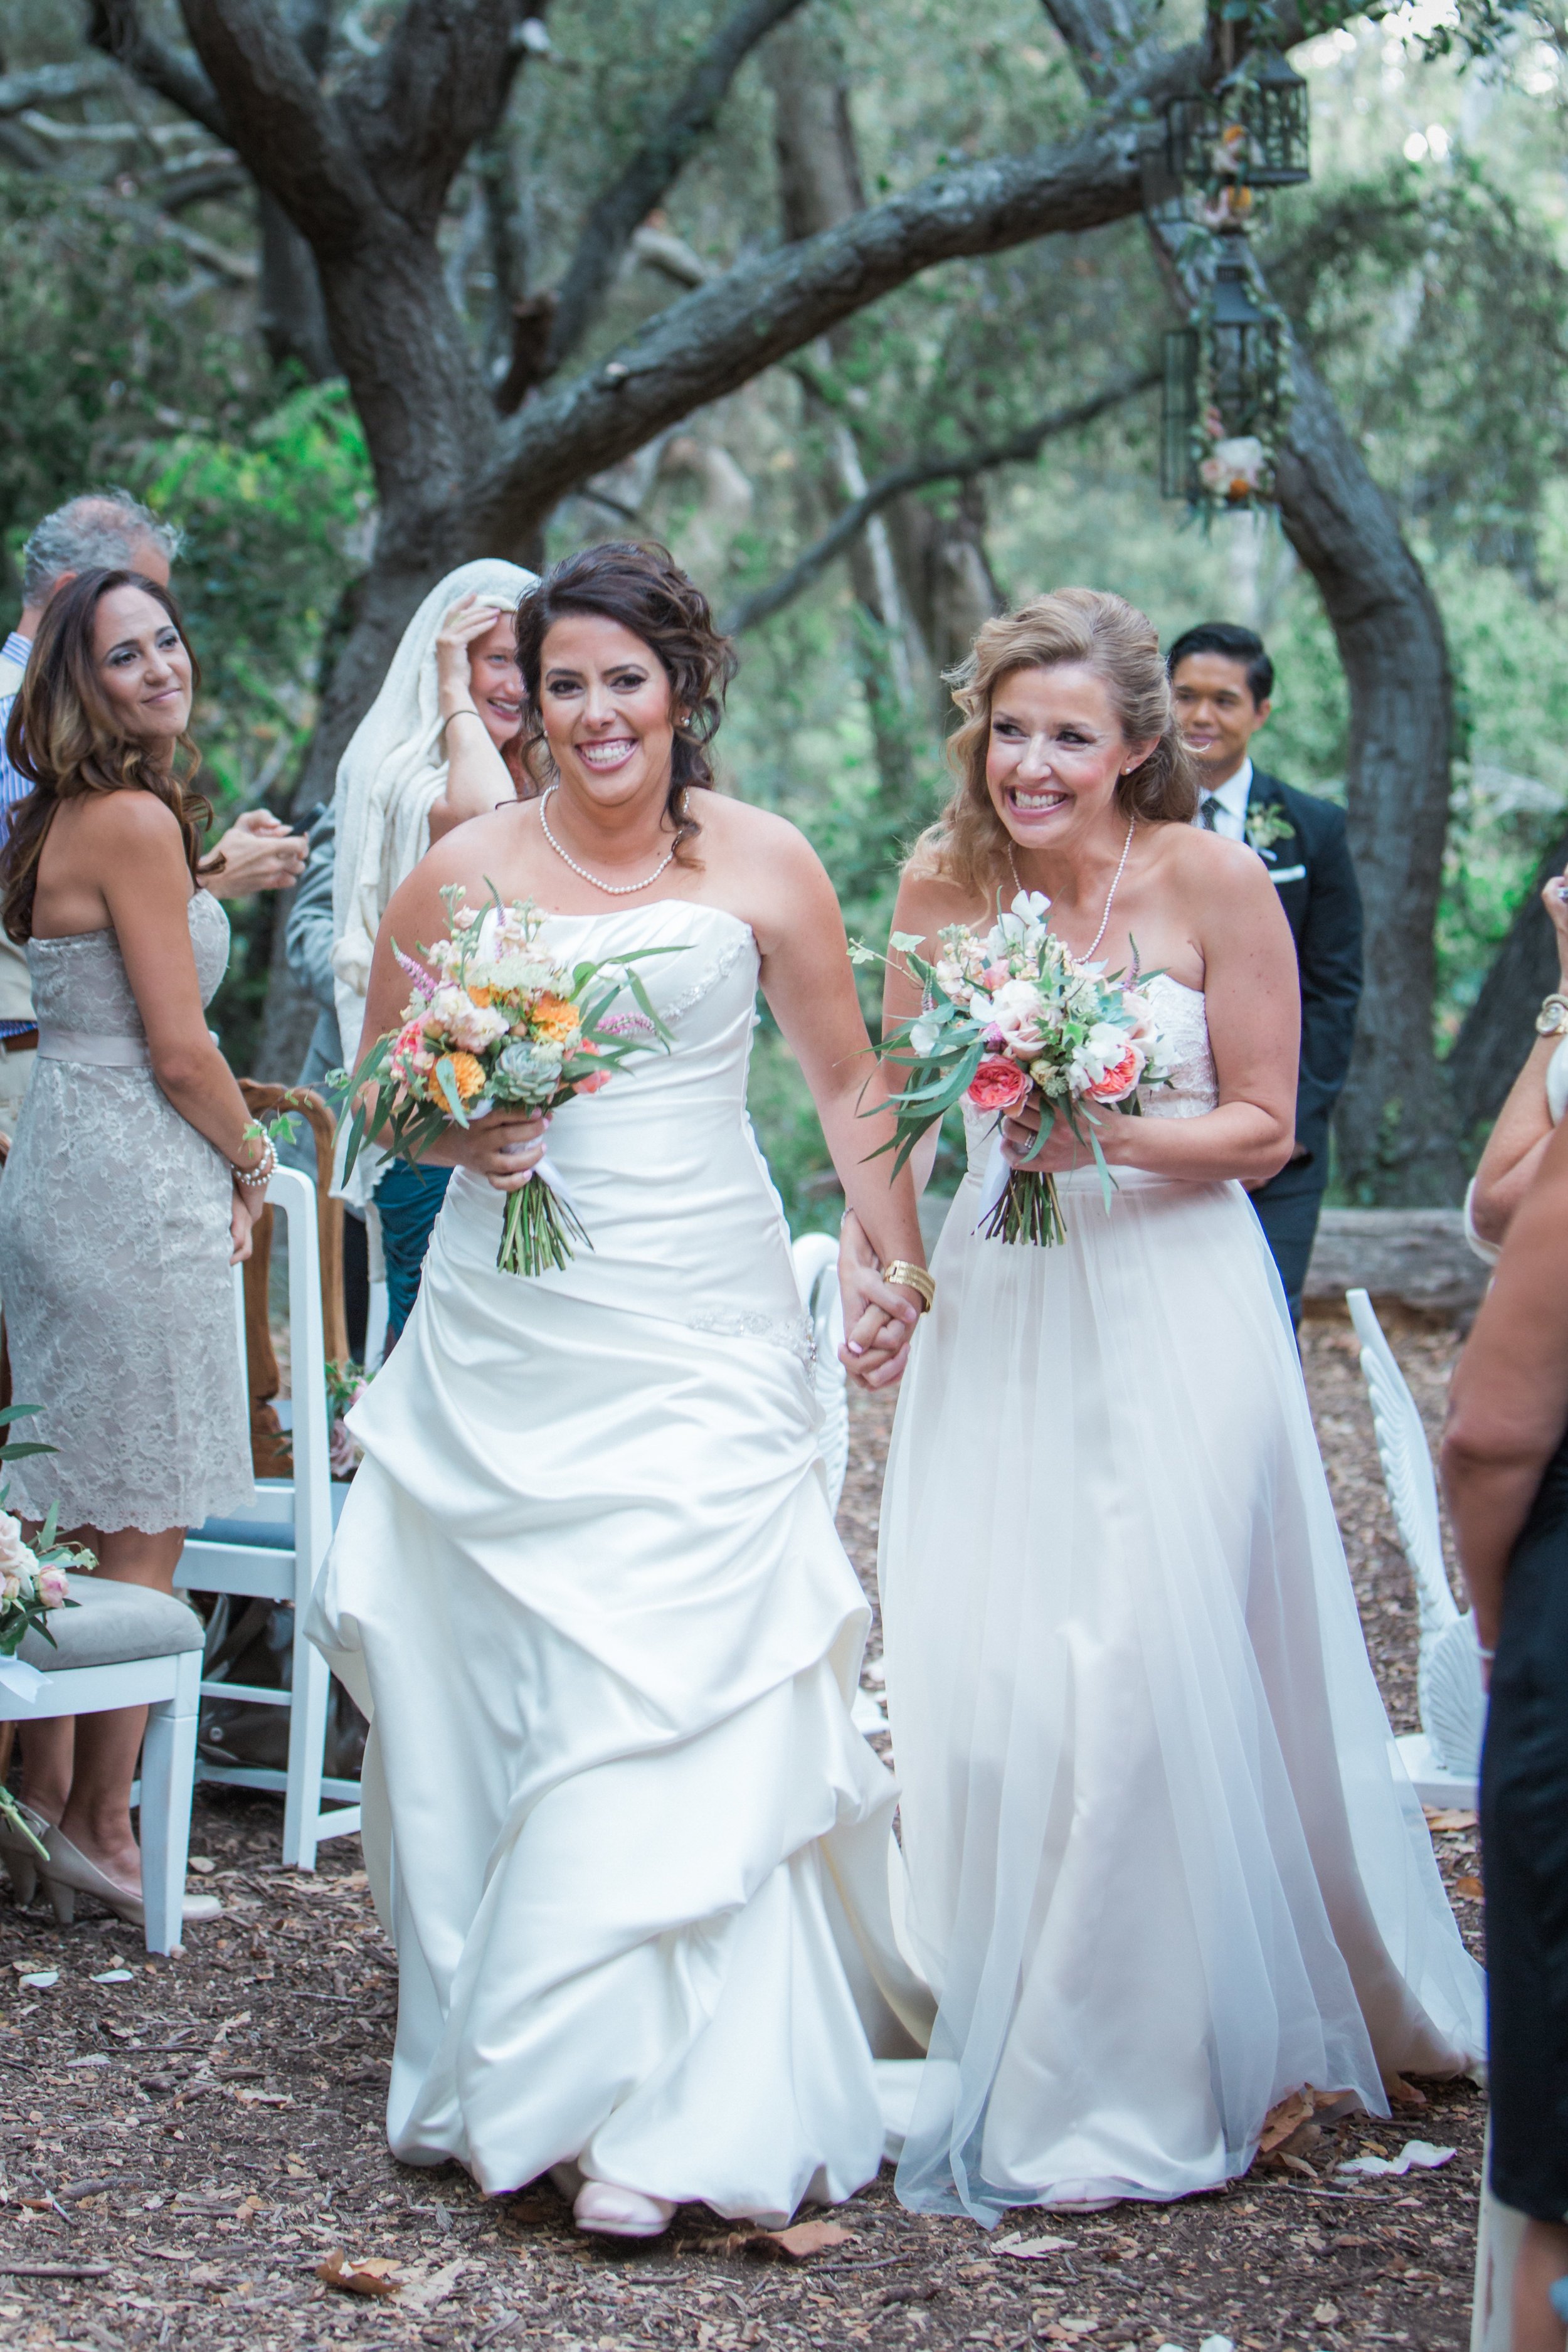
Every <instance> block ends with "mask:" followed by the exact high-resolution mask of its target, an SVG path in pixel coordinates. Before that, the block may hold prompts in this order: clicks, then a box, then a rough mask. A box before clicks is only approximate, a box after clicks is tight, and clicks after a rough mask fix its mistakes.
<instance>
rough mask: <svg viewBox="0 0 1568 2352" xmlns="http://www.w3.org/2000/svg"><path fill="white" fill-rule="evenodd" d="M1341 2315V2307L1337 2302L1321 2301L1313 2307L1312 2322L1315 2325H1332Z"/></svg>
mask: <svg viewBox="0 0 1568 2352" xmlns="http://www.w3.org/2000/svg"><path fill="white" fill-rule="evenodd" d="M1339 2315H1340V2307H1339V2305H1338V2304H1337V2303H1320V2304H1315V2305H1313V2307H1312V2324H1313V2326H1315V2327H1331V2326H1333V2324H1334V2322H1335V2320H1336V2319H1338V2317H1339Z"/></svg>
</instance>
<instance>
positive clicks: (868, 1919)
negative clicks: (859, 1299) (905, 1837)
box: [311, 1178, 929, 2221]
mask: <svg viewBox="0 0 1568 2352" xmlns="http://www.w3.org/2000/svg"><path fill="white" fill-rule="evenodd" d="M499 1220H500V1202H499V1196H497V1195H495V1194H494V1193H491V1192H489V1191H488V1188H485V1187H482V1186H479V1185H478V1184H477V1183H476V1182H475V1181H473V1180H471V1179H467V1178H459V1179H458V1181H456V1182H455V1183H454V1184H453V1186H452V1188H451V1192H450V1193H449V1195H448V1198H447V1206H446V1208H445V1209H444V1210H443V1213H442V1216H441V1219H440V1221H439V1223H438V1224H437V1230H436V1234H435V1238H434V1241H433V1244H432V1247H431V1253H430V1256H429V1259H428V1261H427V1263H426V1271H425V1278H424V1283H423V1286H422V1288H421V1291H420V1296H419V1299H418V1302H417V1304H416V1308H415V1311H414V1314H413V1316H412V1318H410V1321H409V1323H408V1326H407V1328H406V1330H405V1334H404V1336H403V1339H402V1340H401V1342H400V1344H399V1346H398V1348H397V1349H396V1350H395V1353H394V1355H393V1357H392V1359H391V1360H390V1362H389V1363H388V1365H387V1367H386V1369H385V1370H384V1372H383V1373H382V1374H381V1375H380V1377H379V1378H378V1379H377V1380H376V1381H375V1382H374V1386H373V1388H372V1390H371V1391H370V1394H369V1396H368V1397H367V1398H366V1400H365V1401H364V1402H363V1403H362V1404H361V1406H360V1407H359V1408H358V1410H357V1412H355V1414H354V1416H353V1423H352V1426H353V1431H354V1434H355V1436H356V1437H357V1438H358V1439H359V1440H360V1442H361V1444H363V1446H364V1447H365V1450H366V1456H367V1458H366V1460H365V1462H364V1465H363V1467H362V1469H361V1471H360V1473H359V1475H358V1477H357V1479H356V1481H355V1484H354V1488H353V1494H352V1495H351V1496H350V1498H349V1501H348V1506H347V1508H346V1509H345V1511H344V1514H343V1518H342V1525H341V1527H340V1528H339V1531H338V1535H337V1538H336V1541H335V1543H334V1546H333V1549H332V1552H331V1557H330V1559H329V1561H328V1564H327V1568H326V1570H325V1571H324V1573H323V1579H322V1582H321V1588H320V1590H319V1591H318V1595H317V1601H316V1606H315V1609H314V1612H313V1616H312V1626H311V1631H312V1633H313V1635H314V1637H315V1639H316V1640H317V1641H318V1642H319V1643H320V1644H321V1646H322V1647H323V1648H324V1649H325V1651H326V1653H327V1654H328V1656H329V1657H330V1658H331V1663H332V1665H333V1667H334V1669H335V1670H336V1671H337V1672H338V1673H339V1674H340V1675H342V1678H343V1680H344V1681H345V1682H346V1683H347V1684H348V1685H349V1687H350V1688H351V1690H353V1693H354V1695H355V1696H356V1697H357V1698H358V1700H359V1702H360V1704H361V1706H363V1707H364V1708H365V1710H366V1712H367V1713H368V1714H369V1715H370V1716H371V1717H372V1730H371V1740H370V1747H369V1750H368V1752H367V1756H366V1765H365V1801H364V1822H365V1831H364V1834H365V1850H366V1857H367V1863H368V1865H369V1867H370V1870H371V1874H372V1883H373V1886H374V1891H375V1894H376V1897H377V1901H378V1904H380V1906H382V1909H383V1916H384V1918H385V1920H386V1922H387V1925H388V1927H389V1929H390V1932H391V1933H392V1935H393V1936H394V1937H395V1942H396V1946H397V1954H398V1967H399V1982H400V1993H399V2011H398V2028H397V2042H396V2052H395V2060H394V2064H393V2073H392V2083H391V2094H390V2099H389V2106H388V2132H389V2137H390V2139H391V2144H392V2147H393V2148H394V2150H395V2153H396V2154H397V2155H399V2156H400V2157H402V2158H405V2160H406V2161H408V2162H411V2163H432V2164H433V2163H438V2162H440V2161H441V2160H443V2159H444V2158H448V2157H451V2158H457V2159H458V2161H460V2162H461V2163H463V2164H465V2165H467V2166H468V2168H469V2169H470V2170H471V2171H472V2172H473V2174H474V2176H475V2177H476V2179H478V2180H479V2182H480V2184H481V2185H482V2186H483V2187H484V2188H486V2189H490V2190H502V2189H512V2188H515V2187H517V2186H518V2185H520V2184H521V2183H522V2182H524V2181H526V2180H529V2179H532V2178H533V2177H534V2176H536V2175H537V2174H539V2173H540V2172H542V2171H543V2170H544V2169H545V2168H547V2167H548V2166H550V2165H552V2164H554V2163H558V2162H562V2161H564V2160H575V2161H576V2162H577V2163H578V2164H579V2165H580V2166H581V2167H582V2168H583V2170H584V2173H586V2174H587V2175H589V2176H590V2177H593V2178H598V2179H607V2180H612V2181H616V2182H617V2183H620V2184H621V2185H623V2186H626V2187H628V2188H634V2189H641V2190H643V2191H645V2192H647V2193H648V2194H650V2195H654V2196H658V2197H666V2198H670V2199H674V2200H687V2199H701V2200H706V2201H707V2202H708V2203H709V2204H710V2205H711V2206H713V2207H714V2208H715V2209H716V2210H718V2211H719V2212H720V2213H722V2214H725V2215H738V2214H754V2215H758V2216H761V2217H763V2218H766V2219H769V2220H772V2221H782V2220H783V2219H784V2218H785V2217H787V2216H788V2215H789V2214H790V2213H791V2212H793V2211H794V2210H795V2207H796V2206H797V2205H798V2204H799V2202H800V2201H801V2200H802V2199H803V2198H805V2197H808V2196H809V2197H814V2198H818V2199H822V2200H837V2199H841V2198H844V2197H846V2196H848V2195H850V2194H852V2193H853V2192H854V2190H855V2189H858V2187H859V2186H860V2185H861V2184H862V2183H863V2182H864V2181H866V2180H867V2179H869V2178H870V2177H871V2175H872V2174H874V2173H875V2171H876V2169H877V2167H878V2164H879V2160H880V2157H881V2151H882V2120H881V2114H880V2109H879V2100H878V2089H877V2080H876V2074H875V2066H874V2059H875V2058H876V2057H878V2056H884V2057H900V2056H904V2057H907V2056H909V2055H910V2053H913V2052H914V2051H915V2050H916V2049H917V2047H918V2043H917V2042H915V2041H914V2040H911V2038H910V2033H909V2032H908V2031H907V2030H906V2028H907V2026H910V2025H912V2026H913V2027H914V2028H915V2029H916V2031H917V2032H918V2031H920V2030H921V2027H922V2025H923V2023H925V2022H929V2007H925V2008H922V1992H921V1988H920V1986H919V1984H918V1981H917V1980H916V1979H914V1978H913V1977H912V1976H911V1975H910V1972H909V1970H908V1969H906V1968H904V1967H903V1965H902V1963H900V1960H899V1959H898V1958H897V1956H896V1953H895V1950H894V1946H893V1939H892V1934H891V1927H890V1922H889V1910H888V1853H889V1832H890V1827H891V1820H892V1811H893V1805H894V1801H895V1794H896V1792H895V1789H894V1784H893V1782H892V1780H891V1779H890V1777H889V1774H888V1772H887V1771H886V1769H884V1767H883V1766H882V1765H881V1764H880V1763H879V1761H878V1759H876V1757H875V1756H874V1755H873V1754H872V1753H871V1751H870V1749H869V1748H868V1747H867V1746H866V1744H865V1742H864V1740H863V1739H862V1738H860V1737H859V1735H858V1733H857V1732H856V1731H855V1730H854V1728H853V1727H852V1724H851V1720H850V1714H849V1707H850V1703H851V1701H852V1698H853V1695H854V1691H855V1687H856V1684H857V1680H858V1670H859V1661H860V1654H861V1649H862V1646H863V1643H864V1638H865V1632H866V1626H867V1621H868V1612H867V1609H866V1606H865V1603H864V1600H863V1596H862V1595H861V1592H860V1590H859V1586H858V1582H857V1580H856V1578H855V1575H854V1572H853V1570H852V1569H851V1568H850V1566H849V1563H848V1561H847V1559H846V1557H845V1554H844V1552H843V1549H842V1548H841V1546H840V1545H839V1543H838V1540H837V1535H836V1534H835V1531H834V1528H833V1524H832V1518H831V1515H830V1513H829V1510H828V1506H827V1501H826V1490H825V1486H824V1483H823V1479H822V1475H821V1472H820V1470H819V1468H818V1466H817V1464H816V1451H815V1448H816V1436H815V1432H816V1415H815V1408H814V1405H813V1402H812V1394H811V1387H810V1381H809V1378H808V1375H807V1371H806V1369H805V1366H804V1365H803V1363H802V1361H801V1360H800V1359H799V1356H798V1355H797V1354H796V1353H795V1352H793V1351H792V1349H791V1348H790V1347H789V1346H787V1345H784V1344H782V1343H781V1342H779V1341H778V1340H776V1339H771V1338H767V1337H754V1336H748V1335H736V1336H729V1335H725V1334H722V1333H714V1332H711V1331H707V1330H702V1329H696V1328H691V1327H690V1326H689V1325H685V1324H681V1323H679V1322H677V1321H675V1320H672V1319H668V1317H666V1316H663V1315H652V1314H643V1313H638V1312H635V1311H630V1310H629V1309H627V1308H626V1307H618V1306H616V1305H615V1304H612V1303H608V1302H607V1301H606V1300H605V1298H604V1297H602V1296H601V1297H598V1298H584V1297H581V1296H575V1295H573V1294H572V1287H571V1283H570V1279H569V1278H563V1279H546V1280H542V1281H539V1282H530V1283H521V1282H519V1281H518V1280H517V1279H516V1278H515V1277H513V1276H508V1275H501V1274H498V1273H497V1272H496V1270H495V1265H494V1257H495V1247H496V1237H497V1232H498V1228H499ZM786 1263H787V1262H786ZM786 1278H787V1277H786ZM589 1280H594V1281H597V1282H598V1283H599V1284H600V1286H601V1289H602V1288H603V1284H604V1265H603V1261H602V1260H601V1261H600V1262H598V1263H597V1264H596V1265H595V1264H593V1263H590V1264H589V1265H587V1266H586V1267H585V1269H584V1282H587V1281H589ZM890 2004H891V2005H890ZM895 2011H897V2012H899V2013H898V2014H895ZM900 2016H901V2018H902V2020H903V2022H900Z"/></svg>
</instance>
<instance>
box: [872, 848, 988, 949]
mask: <svg viewBox="0 0 1568 2352" xmlns="http://www.w3.org/2000/svg"><path fill="white" fill-rule="evenodd" d="M991 911H992V910H990V909H988V908H986V907H985V905H984V902H983V901H982V900H981V899H979V898H976V896H975V894H974V892H973V890H971V889H968V888H966V887H964V885H963V883H961V882H956V881H954V880H953V879H952V877H951V876H949V875H945V874H942V873H939V872H937V871H935V870H934V869H933V868H931V867H929V866H928V867H923V868H922V867H921V866H915V867H913V868H912V869H911V870H909V871H906V873H905V875H904V877H903V879H902V881H901V882H900V884H899V897H898V903H897V905H896V906H895V908H894V909H893V929H894V930H896V931H918V932H919V934H920V936H921V939H923V940H934V939H935V938H936V936H937V934H938V932H939V931H942V930H944V929H946V928H947V926H948V925H949V924H950V923H969V924H972V925H973V924H976V923H983V922H984V921H985V919H986V917H987V914H988V913H989V912H991Z"/></svg>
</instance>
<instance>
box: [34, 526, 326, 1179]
mask: <svg viewBox="0 0 1568 2352" xmlns="http://www.w3.org/2000/svg"><path fill="white" fill-rule="evenodd" d="M179 551H180V534H179V532H178V531H177V530H175V529H174V525H173V524H172V523H166V522H163V521H162V520H160V518H159V517H158V516H157V515H155V514H154V513H153V510H152V509H151V508H150V507H144V506H143V505H142V503H141V501H140V499H133V498H132V496H131V493H130V492H129V490H121V489H104V490H89V491H87V492H85V493H84V494H83V496H82V497H80V498H76V499H68V500H67V502H66V504H65V505H64V506H63V507H57V508H56V509H55V510H54V512H53V513H52V514H47V515H46V516H45V517H44V519H43V520H42V522H40V523H38V524H37V526H36V528H35V529H34V530H33V532H32V535H31V537H30V538H29V539H28V541H27V543H26V547H25V548H24V549H23V551H22V610H21V613H20V614H19V616H18V618H17V622H16V627H15V628H14V629H13V630H12V632H11V634H10V635H9V636H8V637H7V638H6V640H5V645H4V646H0V831H3V829H4V828H5V825H7V824H9V822H10V811H11V810H12V809H13V808H14V807H15V806H16V803H17V802H18V801H19V800H23V799H25V798H26V795H27V793H29V792H31V790H32V786H31V784H30V783H29V782H27V780H26V777H25V776H21V775H18V774H17V772H16V769H15V768H14V767H13V766H12V764H11V762H10V761H9V759H8V758H7V757H6V754H5V729H6V725H7V723H8V721H9V719H10V717H11V706H12V704H13V703H14V702H15V701H16V696H17V694H18V693H19V691H20V690H21V685H22V680H23V677H25V675H26V667H27V659H28V656H29V655H30V654H31V652H32V650H33V640H34V638H35V637H36V636H37V633H38V624H39V622H40V621H41V620H42V619H43V616H44V612H45V608H46V607H47V604H48V603H49V601H50V599H51V598H52V597H55V596H57V595H58V593H59V592H60V590H61V589H62V588H65V587H68V585H69V584H70V583H71V582H72V581H73V580H74V579H75V578H76V577H77V575H78V573H79V572H91V571H97V570H99V569H100V568H105V569H109V570H116V569H124V570H126V571H131V572H141V573H142V575H143V577H144V578H146V579H148V580H153V581H156V582H157V583H158V585H159V586H160V587H163V588H166V587H167V586H168V584H169V574H170V570H171V568H172V566H173V564H174V558H175V557H176V556H177V555H178V553H179ZM220 860H221V861H222V863H221V867H220V866H219V861H220ZM304 862H305V843H304V839H303V837H302V836H301V835H299V834H297V833H291V832H290V831H289V827H288V826H287V825H285V824H279V820H278V819H277V818H276V817H275V816H274V815H273V814H271V812H270V810H268V809H247V811H246V813H245V814H244V815H243V816H242V817H240V818H239V819H238V820H237V822H236V823H235V824H232V825H230V827H229V829H228V831H227V832H226V834H225V835H223V837H222V838H221V840H219V841H217V842H216V843H215V845H214V846H213V849H212V851H211V852H210V854H209V856H208V857H207V858H206V859H205V861H204V866H203V877H204V880H205V883H206V887H207V888H208V889H210V890H211V892H212V894H213V896H214V897H215V898H245V897H246V896H247V895H248V893H249V892H251V891H252V890H286V889H288V888H289V887H290V886H291V885H292V884H293V882H294V881H295V880H296V878H297V877H298V876H299V873H300V867H301V866H303V865H304ZM37 1043H38V1027H37V1022H36V1021H35V1019H34V1017H33V1001H32V996H31V993H30V992H29V989H28V984H27V964H26V957H25V956H24V955H23V954H22V952H21V950H20V949H19V948H17V947H16V946H14V945H13V943H12V942H11V940H8V939H6V938H5V935H4V934H3V933H0V1134H3V1135H4V1136H5V1138H6V1139H7V1141H9V1139H10V1138H11V1136H12V1134H13V1133H14V1132H15V1129H16V1113H17V1111H18V1110H19V1109H20V1108H21V1105H22V1097H23V1096H24V1095H25V1094H26V1091H27V1081H28V1079H29V1078H30V1077H31V1076H32V1073H33V1057H34V1055H35V1054H36V1052H37Z"/></svg>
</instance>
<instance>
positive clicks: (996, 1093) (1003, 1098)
mask: <svg viewBox="0 0 1568 2352" xmlns="http://www.w3.org/2000/svg"><path fill="white" fill-rule="evenodd" d="M1029 1085H1030V1080H1029V1074H1028V1072H1027V1070H1021V1069H1020V1068H1019V1067H1018V1065H1017V1063H1016V1062H1009V1061H1008V1060H1006V1058H1005V1056H1004V1055H1000V1054H991V1055H987V1056H986V1058H985V1060H984V1062H982V1063H981V1065H980V1067H979V1068H978V1069H977V1070H976V1071H975V1073H974V1076H973V1078H971V1080H970V1082H969V1099H970V1101H971V1102H972V1103H973V1105H974V1107H975V1108H976V1109H977V1110H1012V1109H1013V1108H1015V1107H1016V1105H1017V1104H1018V1103H1021V1102H1022V1101H1023V1099H1024V1097H1025V1096H1026V1094H1027V1093H1028V1091H1029Z"/></svg>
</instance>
